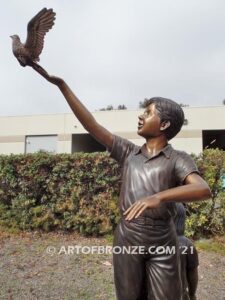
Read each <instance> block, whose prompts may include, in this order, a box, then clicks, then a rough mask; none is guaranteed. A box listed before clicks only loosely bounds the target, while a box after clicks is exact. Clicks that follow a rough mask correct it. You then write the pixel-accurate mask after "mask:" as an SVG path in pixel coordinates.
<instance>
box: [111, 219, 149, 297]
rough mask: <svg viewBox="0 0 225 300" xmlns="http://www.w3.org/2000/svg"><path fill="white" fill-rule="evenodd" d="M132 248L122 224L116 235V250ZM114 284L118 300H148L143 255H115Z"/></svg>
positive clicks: (118, 227)
mask: <svg viewBox="0 0 225 300" xmlns="http://www.w3.org/2000/svg"><path fill="white" fill-rule="evenodd" d="M129 246H131V244H130V243H128V241H127V240H126V239H125V238H124V232H123V228H122V226H121V224H119V225H118V226H117V229H116V232H115V235H114V248H117V249H119V247H120V249H122V248H123V247H129ZM113 266H114V282H115V289H116V296H117V300H147V295H146V288H145V282H146V280H145V277H146V273H145V260H144V258H143V255H141V254H127V253H120V254H115V253H113Z"/></svg>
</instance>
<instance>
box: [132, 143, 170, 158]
mask: <svg viewBox="0 0 225 300" xmlns="http://www.w3.org/2000/svg"><path fill="white" fill-rule="evenodd" d="M145 145H146V144H144V145H142V146H141V147H138V149H136V151H135V152H134V154H135V155H138V154H139V153H142V154H146V153H147V151H146V146H145ZM172 151H173V148H172V146H171V145H170V144H167V145H166V146H165V147H164V148H163V149H161V150H160V151H159V152H158V153H157V154H156V155H155V156H153V157H156V156H158V155H159V154H160V153H163V154H164V155H165V156H166V158H168V159H169V158H170V156H171V153H172ZM153 157H151V158H153ZM151 158H150V159H151Z"/></svg>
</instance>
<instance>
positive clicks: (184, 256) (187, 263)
mask: <svg viewBox="0 0 225 300" xmlns="http://www.w3.org/2000/svg"><path fill="white" fill-rule="evenodd" d="M176 211H177V212H176V216H175V219H174V223H175V227H176V231H177V236H178V242H179V253H180V263H181V264H180V270H181V282H182V293H183V298H182V300H196V291H197V286H198V265H199V261H198V252H197V249H196V248H195V246H194V244H193V243H192V241H191V240H190V239H188V238H187V237H186V236H184V230H185V219H186V210H185V207H184V205H183V204H182V203H176Z"/></svg>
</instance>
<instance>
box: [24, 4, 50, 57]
mask: <svg viewBox="0 0 225 300" xmlns="http://www.w3.org/2000/svg"><path fill="white" fill-rule="evenodd" d="M54 20H55V12H53V10H52V9H47V8H43V9H42V10H41V11H40V12H39V13H38V14H36V16H34V17H33V18H32V19H31V20H30V22H29V23H28V25H27V40H26V43H25V44H24V46H25V48H27V49H28V50H29V51H30V56H31V58H32V59H34V60H35V59H38V56H39V55H40V54H41V52H42V49H43V46H44V37H45V34H46V33H47V32H48V31H49V30H50V29H51V28H52V26H53V25H54Z"/></svg>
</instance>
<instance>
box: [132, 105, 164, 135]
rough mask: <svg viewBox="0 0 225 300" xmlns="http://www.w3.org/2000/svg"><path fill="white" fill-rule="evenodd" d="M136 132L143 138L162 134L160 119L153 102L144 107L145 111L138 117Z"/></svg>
mask: <svg viewBox="0 0 225 300" xmlns="http://www.w3.org/2000/svg"><path fill="white" fill-rule="evenodd" d="M138 118H139V122H138V131H137V133H138V134H139V135H140V136H143V137H144V138H152V137H157V136H160V135H161V134H163V131H162V130H160V128H161V121H160V118H159V116H158V111H157V109H156V108H155V104H154V103H152V104H150V105H149V106H147V107H146V108H145V111H144V113H143V114H142V115H140V116H139V117H138Z"/></svg>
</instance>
